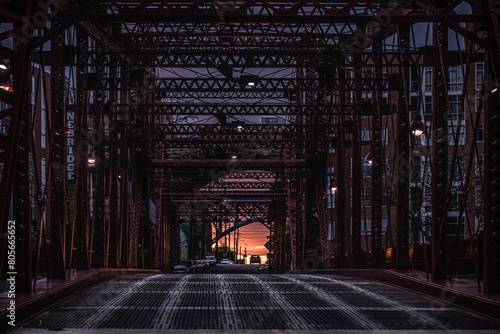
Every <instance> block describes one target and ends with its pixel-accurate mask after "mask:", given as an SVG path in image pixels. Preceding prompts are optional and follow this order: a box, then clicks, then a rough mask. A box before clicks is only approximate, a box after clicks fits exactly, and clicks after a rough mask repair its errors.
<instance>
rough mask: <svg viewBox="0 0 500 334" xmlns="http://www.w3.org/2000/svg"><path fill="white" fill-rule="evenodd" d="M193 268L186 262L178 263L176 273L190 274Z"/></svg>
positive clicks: (175, 268) (175, 267)
mask: <svg viewBox="0 0 500 334" xmlns="http://www.w3.org/2000/svg"><path fill="white" fill-rule="evenodd" d="M190 272H191V269H189V268H188V266H186V265H185V264H178V265H176V266H174V274H189V273H190Z"/></svg>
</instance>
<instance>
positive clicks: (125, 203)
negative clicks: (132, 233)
mask: <svg viewBox="0 0 500 334" xmlns="http://www.w3.org/2000/svg"><path fill="white" fill-rule="evenodd" d="M120 134H121V137H120V165H121V173H122V177H121V178H120V221H119V224H118V226H119V240H118V243H119V247H118V256H117V257H118V261H119V262H118V264H119V267H120V268H126V267H127V264H128V260H127V259H128V234H129V212H128V210H129V187H128V183H129V161H130V160H129V159H130V158H129V148H128V141H127V133H126V129H125V126H121V127H120Z"/></svg>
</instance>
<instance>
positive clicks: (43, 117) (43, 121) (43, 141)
mask: <svg viewBox="0 0 500 334" xmlns="http://www.w3.org/2000/svg"><path fill="white" fill-rule="evenodd" d="M42 96H43V94H42ZM46 133H47V114H46V113H45V107H42V110H41V113H40V147H41V148H46V147H47V136H46Z"/></svg>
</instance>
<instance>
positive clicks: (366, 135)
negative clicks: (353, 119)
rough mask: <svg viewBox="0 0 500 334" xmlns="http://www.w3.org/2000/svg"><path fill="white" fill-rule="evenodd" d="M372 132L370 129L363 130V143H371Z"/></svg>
mask: <svg viewBox="0 0 500 334" xmlns="http://www.w3.org/2000/svg"><path fill="white" fill-rule="evenodd" d="M371 139H372V131H371V130H370V129H369V128H362V129H361V141H371Z"/></svg>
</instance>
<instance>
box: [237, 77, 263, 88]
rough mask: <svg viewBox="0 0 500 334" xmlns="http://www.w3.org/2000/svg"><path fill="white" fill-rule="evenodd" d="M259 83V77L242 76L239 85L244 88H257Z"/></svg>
mask: <svg viewBox="0 0 500 334" xmlns="http://www.w3.org/2000/svg"><path fill="white" fill-rule="evenodd" d="M258 82H259V76H258V75H240V78H239V83H240V86H241V87H242V88H244V87H251V88H253V87H255V85H257V83H258Z"/></svg>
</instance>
